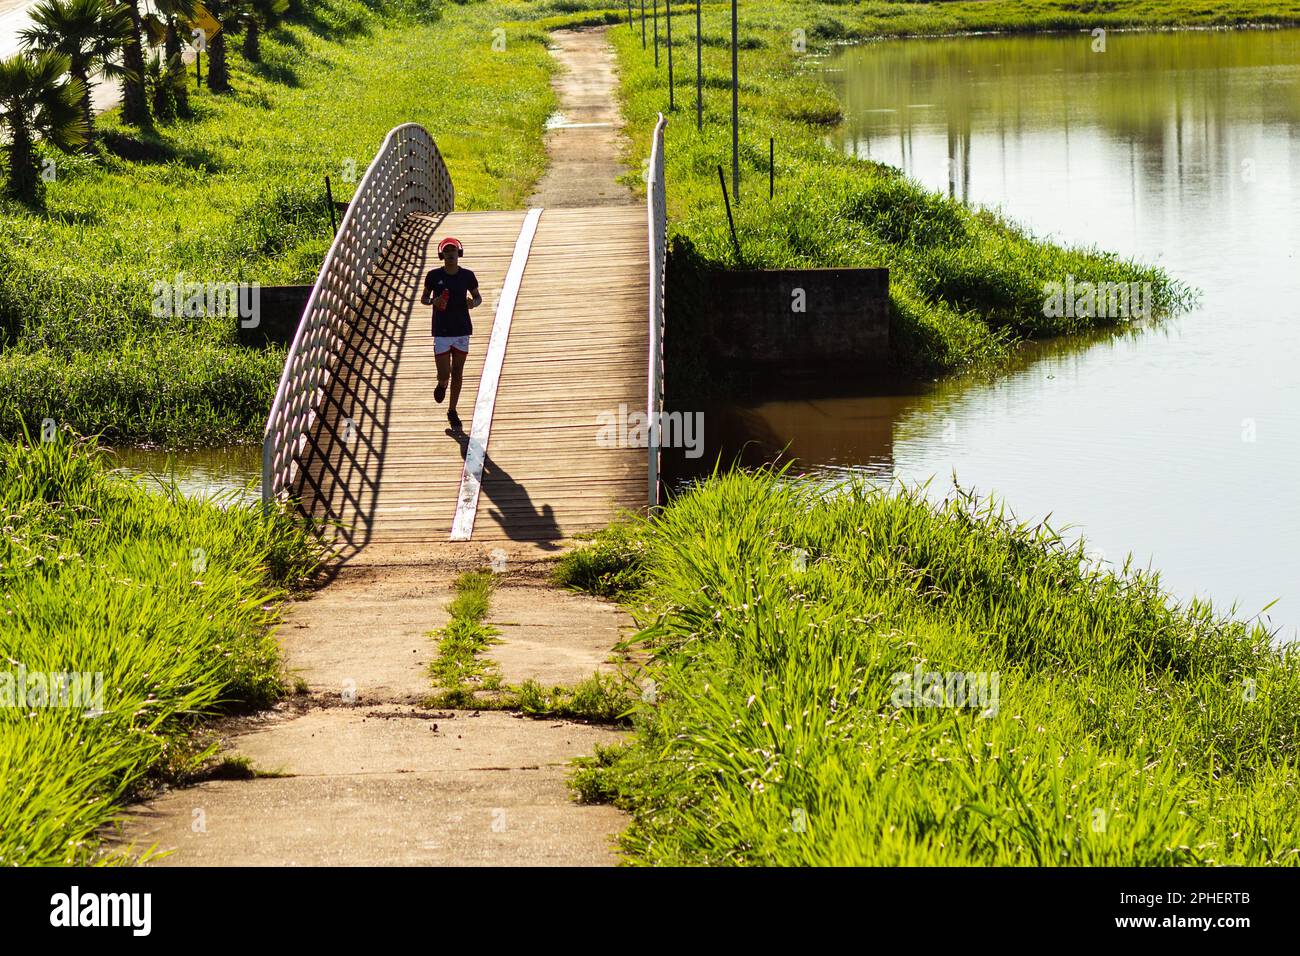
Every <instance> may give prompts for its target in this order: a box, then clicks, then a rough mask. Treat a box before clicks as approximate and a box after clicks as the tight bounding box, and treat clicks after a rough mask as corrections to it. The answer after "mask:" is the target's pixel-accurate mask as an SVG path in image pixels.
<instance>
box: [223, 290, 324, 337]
mask: <svg viewBox="0 0 1300 956" xmlns="http://www.w3.org/2000/svg"><path fill="white" fill-rule="evenodd" d="M310 297H311V286H309V285H282V286H263V287H262V288H260V289H259V290H258V315H257V324H256V325H253V326H252V327H247V326H245V324H244V322H243V321H240V320H236V321H235V335H236V337H237V338H238V341H239V344H240V345H243V346H247V347H250V348H255V347H260V346H265V345H269V344H270V343H272V342H275V343H277V344H279V345H288V344H290V343H291V342H292V341H293V336H294V333H295V332H297V331H298V322H299V320H300V319H301V318H302V310H303V309H304V308H306V306H307V300H308V299H309V298H310Z"/></svg>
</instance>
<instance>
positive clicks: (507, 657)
mask: <svg viewBox="0 0 1300 956" xmlns="http://www.w3.org/2000/svg"><path fill="white" fill-rule="evenodd" d="M454 577H455V573H454V570H453V569H451V568H449V567H447V566H446V565H445V564H437V565H425V566H418V565H388V566H382V567H374V566H360V567H356V568H348V567H344V568H343V569H341V570H340V571H339V573H338V575H337V576H336V577H335V579H334V580H333V581H332V582H331V583H330V584H329V586H327V587H325V588H323V589H321V590H320V591H318V592H316V593H315V594H314V595H313V596H312V597H310V598H309V599H308V600H305V601H302V602H298V603H296V604H294V605H292V606H291V607H290V609H289V612H288V614H287V616H286V620H285V622H284V624H283V625H282V627H281V628H280V630H279V637H280V641H281V645H282V647H283V650H284V655H285V658H286V661H287V664H288V667H289V669H290V672H291V673H293V674H295V675H297V676H298V677H299V678H301V679H302V681H303V682H305V684H306V688H307V693H306V694H305V695H304V694H299V695H296V696H295V697H293V698H291V699H289V700H287V701H285V702H283V703H281V704H280V705H278V706H277V707H276V708H274V709H273V710H271V711H269V712H267V713H266V714H263V715H259V716H257V717H254V718H244V719H241V720H238V721H231V722H230V723H229V725H228V726H227V727H225V728H224V733H223V738H224V739H223V743H224V749H225V751H226V752H228V753H231V754H236V755H239V756H242V757H245V758H248V760H249V761H250V762H251V765H252V767H253V768H254V769H256V770H257V771H258V772H259V774H262V775H261V776H258V777H256V778H254V779H252V780H211V781H207V782H204V783H200V784H198V785H196V786H192V787H180V788H175V789H171V790H168V791H167V792H165V793H163V794H162V795H160V796H158V797H157V798H156V799H153V800H151V801H149V802H147V803H145V804H142V805H140V806H138V807H136V808H134V810H133V811H132V812H131V813H130V814H129V816H128V817H127V820H126V822H125V825H124V827H123V831H122V833H121V835H120V836H119V837H118V838H116V839H115V840H114V841H113V844H114V847H113V848H114V849H121V848H122V847H123V846H131V847H133V848H134V849H135V851H137V852H139V851H143V850H144V849H147V848H149V847H150V846H156V848H157V850H158V851H163V852H167V851H169V855H167V856H164V857H162V858H160V859H158V860H156V861H154V862H155V863H156V864H159V865H182V866H186V865H197V866H222V865H252V866H258V865H267V866H294V865H299V866H303V865H318V866H319V865H344V866H351V865H355V866H376V865H444V866H450V865H475V864H486V865H510V866H518V865H545V866H557V865H579V866H592V865H603V864H612V863H615V862H617V858H616V856H615V854H614V851H613V849H612V838H613V836H614V835H615V834H617V833H618V831H619V830H621V829H622V827H623V825H624V823H625V820H624V817H623V814H622V813H620V812H619V811H617V810H615V809H613V808H612V807H608V806H583V805H579V804H577V803H575V802H574V799H573V796H572V794H571V792H570V791H569V789H568V785H567V783H566V777H567V775H568V773H569V770H570V766H569V762H570V760H571V759H572V758H573V757H575V756H580V755H585V754H590V753H591V752H592V751H593V750H594V749H595V747H596V746H597V745H601V744H606V745H607V744H612V743H614V742H616V741H617V740H618V739H619V738H620V737H621V732H619V731H617V730H614V729H611V728H606V727H599V726H593V725H585V724H580V723H575V722H572V721H565V720H532V719H528V718H524V717H520V716H517V715H514V714H510V713H504V712H499V711H466V710H441V709H439V710H430V709H426V708H424V707H423V706H422V701H423V700H424V699H425V698H427V697H428V696H429V694H430V693H431V692H432V690H433V687H432V685H431V683H430V679H429V677H428V674H427V671H426V668H427V666H428V663H429V660H430V659H431V657H432V656H433V653H434V645H433V641H432V640H431V639H430V638H429V637H428V636H426V635H427V632H428V631H429V630H431V629H433V628H435V627H437V626H439V625H441V624H443V623H445V622H446V620H447V614H446V610H445V607H446V604H447V602H448V600H450V598H451V596H452V592H451V589H450V587H449V584H450V582H451V581H452V580H454ZM488 622H489V623H493V624H494V626H496V627H498V628H499V630H500V631H501V640H502V643H501V644H500V645H498V646H497V647H495V648H493V649H492V651H491V652H490V656H492V657H493V658H494V659H496V660H498V662H499V665H500V667H501V671H502V675H503V677H504V678H505V679H506V681H507V682H510V683H514V682H518V681H521V680H523V679H524V678H527V677H533V678H534V679H537V680H539V681H540V682H542V683H543V684H545V685H550V684H554V683H564V684H569V683H575V682H577V681H578V680H581V679H582V678H584V677H589V676H591V674H592V673H593V672H594V671H595V670H597V669H600V670H611V669H614V667H615V665H614V664H612V663H610V656H611V648H612V647H613V645H614V644H615V643H616V642H617V641H618V640H619V639H620V638H621V636H623V632H625V631H626V629H627V627H628V623H629V622H628V621H627V619H626V618H625V616H624V615H623V614H622V612H621V611H618V610H617V609H616V608H614V607H613V606H611V605H608V604H605V603H604V602H602V601H599V600H596V599H594V598H590V597H587V596H584V595H578V594H572V593H569V592H566V591H561V590H557V589H555V588H552V587H549V586H545V585H544V584H542V583H541V582H540V581H537V580H536V579H534V580H532V581H528V580H524V581H517V582H515V583H511V582H510V580H509V578H508V577H507V578H506V579H505V581H504V583H502V584H501V585H500V586H499V587H498V588H497V590H496V592H495V593H494V595H493V601H492V609H491V611H490V612H489V615H488Z"/></svg>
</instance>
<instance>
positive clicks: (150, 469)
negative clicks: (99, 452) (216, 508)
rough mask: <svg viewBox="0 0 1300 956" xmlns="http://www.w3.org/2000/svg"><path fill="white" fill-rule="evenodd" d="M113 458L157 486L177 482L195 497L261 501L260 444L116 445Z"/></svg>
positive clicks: (184, 491) (183, 490)
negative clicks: (174, 448) (182, 447)
mask: <svg viewBox="0 0 1300 956" xmlns="http://www.w3.org/2000/svg"><path fill="white" fill-rule="evenodd" d="M111 455H112V461H113V463H114V464H115V465H116V466H117V467H118V468H121V469H122V470H123V471H126V472H128V473H130V474H134V475H138V476H140V477H141V478H143V479H144V480H145V482H146V483H147V484H148V485H150V486H152V487H155V488H158V489H162V488H166V487H169V486H170V485H171V484H172V483H173V482H175V485H176V488H177V489H178V490H179V491H180V493H181V494H183V495H185V496H187V497H192V498H216V497H220V498H223V499H230V500H234V501H240V502H247V503H252V502H257V501H261V494H262V492H261V480H262V449H261V447H260V446H258V445H232V446H230V447H226V448H197V449H188V450H182V451H163V450H160V449H153V448H114V449H112V451H111Z"/></svg>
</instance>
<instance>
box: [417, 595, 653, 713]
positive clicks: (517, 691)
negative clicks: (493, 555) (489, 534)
mask: <svg viewBox="0 0 1300 956" xmlns="http://www.w3.org/2000/svg"><path fill="white" fill-rule="evenodd" d="M570 583H572V582H570ZM495 586H496V577H495V575H494V574H493V573H492V572H491V571H467V572H465V573H464V574H462V575H460V577H458V578H457V579H456V583H455V590H456V596H455V597H454V598H452V600H451V601H450V602H449V603H448V605H447V614H448V616H449V617H450V620H449V621H448V622H447V624H446V625H445V626H444V627H441V628H439V629H438V630H436V631H433V632H432V633H431V634H430V635H429V636H430V637H432V638H433V639H434V640H435V641H436V642H437V644H438V654H437V656H436V657H435V658H434V659H433V660H432V661H431V662H430V664H429V675H430V676H431V677H432V678H433V682H434V684H435V685H436V686H437V688H438V689H437V691H436V692H435V693H434V694H433V695H432V696H430V697H429V698H428V699H427V700H426V701H425V706H427V707H458V708H475V709H479V710H517V711H519V712H520V713H522V714H524V715H525V716H528V717H539V718H566V719H570V720H588V721H595V722H598V723H608V724H619V723H626V722H627V717H628V714H629V713H630V712H631V709H632V704H633V697H632V696H631V691H630V689H629V684H628V683H627V681H625V680H624V679H623V678H621V677H618V676H615V675H612V674H602V673H599V672H598V673H595V674H593V675H592V676H591V677H589V678H587V679H586V680H583V681H580V682H579V683H578V684H576V685H575V686H572V687H565V686H560V685H554V686H551V687H544V686H542V685H541V684H539V683H538V682H537V681H535V680H532V679H529V680H525V681H524V682H523V683H522V684H520V685H519V686H517V687H515V686H509V685H504V684H502V683H501V673H500V671H499V670H498V669H497V666H496V664H495V662H493V661H492V660H490V659H488V658H486V657H484V656H483V654H484V653H485V652H486V651H487V650H488V648H490V647H491V646H492V645H493V644H497V643H500V642H499V641H498V639H497V638H498V635H499V633H500V632H499V631H498V630H497V629H496V628H494V627H492V626H491V625H488V624H485V623H484V622H483V619H484V618H485V617H486V616H487V612H488V609H489V608H490V606H491V603H492V591H493V588H494V587H495Z"/></svg>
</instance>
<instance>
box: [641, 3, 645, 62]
mask: <svg viewBox="0 0 1300 956" xmlns="http://www.w3.org/2000/svg"><path fill="white" fill-rule="evenodd" d="M641 49H643V50H644V49H645V0H641Z"/></svg>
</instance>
